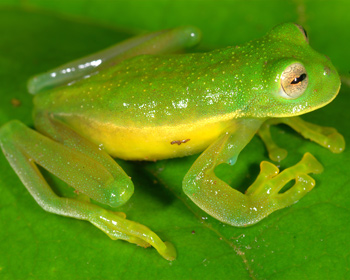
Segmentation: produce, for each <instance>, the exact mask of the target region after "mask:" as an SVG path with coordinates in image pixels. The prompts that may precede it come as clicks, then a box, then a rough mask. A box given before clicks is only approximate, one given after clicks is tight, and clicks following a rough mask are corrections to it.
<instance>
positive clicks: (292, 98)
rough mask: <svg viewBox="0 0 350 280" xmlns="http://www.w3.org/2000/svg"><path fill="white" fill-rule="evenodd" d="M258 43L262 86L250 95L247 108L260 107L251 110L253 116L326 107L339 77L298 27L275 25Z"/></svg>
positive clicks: (335, 89) (283, 114) (333, 93)
mask: <svg viewBox="0 0 350 280" xmlns="http://www.w3.org/2000/svg"><path fill="white" fill-rule="evenodd" d="M258 44H259V46H260V48H261V46H264V47H263V49H264V54H263V55H264V57H263V61H264V62H263V65H262V66H261V68H260V69H261V73H260V74H261V75H259V76H260V83H261V84H262V85H263V89H262V91H260V92H259V93H258V92H257V93H255V94H252V96H250V97H251V99H250V101H251V102H250V108H252V107H251V106H254V108H259V109H258V110H257V109H250V110H249V111H250V113H252V115H254V116H256V117H289V116H296V115H301V114H304V113H307V112H310V111H313V110H315V109H318V108H320V107H322V106H325V105H326V104H328V103H329V102H331V101H332V100H333V99H334V98H335V97H336V95H337V94H338V92H339V89H340V78H339V75H338V73H337V71H336V69H335V67H334V66H333V65H332V63H331V61H330V60H329V58H328V57H327V56H325V55H322V54H320V53H318V52H316V51H315V50H313V49H312V48H311V47H310V45H309V41H308V37H307V34H306V32H305V30H304V29H303V28H302V27H301V26H299V25H296V24H293V23H287V24H281V25H278V26H276V27H275V28H274V29H272V30H271V31H270V32H269V33H268V34H267V35H266V36H264V37H263V38H261V39H260V40H259V41H258ZM260 57H261V56H260ZM260 60H261V58H260ZM257 100H259V101H258V102H259V104H258V103H257V102H256V101H257ZM254 103H257V104H254Z"/></svg>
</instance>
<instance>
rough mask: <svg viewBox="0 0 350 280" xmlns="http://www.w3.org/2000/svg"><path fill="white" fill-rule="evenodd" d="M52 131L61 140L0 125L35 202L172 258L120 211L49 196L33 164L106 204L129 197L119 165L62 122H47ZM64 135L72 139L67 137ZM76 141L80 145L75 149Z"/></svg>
mask: <svg viewBox="0 0 350 280" xmlns="http://www.w3.org/2000/svg"><path fill="white" fill-rule="evenodd" d="M53 123H54V122H53ZM54 130H56V132H57V131H60V130H61V131H60V132H62V133H63V135H62V136H61V139H60V140H61V141H62V142H61V143H59V142H55V141H53V140H52V139H50V138H48V137H46V136H43V135H41V134H39V133H38V132H36V131H34V130H32V129H29V128H28V127H26V126H25V125H24V124H22V123H21V122H19V121H11V122H9V123H7V124H5V125H4V126H2V127H1V128H0V145H1V148H2V150H3V152H4V154H5V156H6V158H7V159H8V161H9V163H10V164H11V166H12V167H13V169H14V170H15V171H16V173H17V175H18V176H19V178H20V179H21V181H22V182H23V184H24V185H25V186H26V188H27V189H28V191H29V192H30V193H31V195H32V196H33V198H34V199H35V200H36V201H37V203H38V204H39V205H40V206H41V207H42V208H43V209H44V210H46V211H48V212H51V213H55V214H58V215H63V216H68V217H73V218H76V219H82V220H87V221H89V222H91V223H92V224H94V225H95V226H96V227H98V228H100V229H101V230H102V231H104V232H105V233H106V234H107V235H108V236H110V237H111V238H112V239H123V240H126V241H128V242H131V243H135V244H137V245H139V246H142V247H148V246H153V247H154V248H156V250H157V251H158V252H159V253H160V254H161V255H162V256H163V257H164V258H165V259H167V260H173V259H174V258H175V256H176V252H175V249H174V248H173V246H172V244H170V243H168V242H163V241H162V240H161V239H160V238H159V237H158V236H157V235H156V234H155V233H154V232H152V231H151V230H150V229H149V228H147V227H145V226H144V225H141V224H139V223H136V222H133V221H130V220H127V219H125V215H124V214H123V213H118V212H113V211H110V210H106V209H104V208H102V207H100V206H97V205H95V204H92V203H90V202H88V201H86V200H85V201H84V200H78V199H73V198H65V197H60V196H58V195H56V194H55V192H54V191H53V190H52V189H51V188H50V186H49V185H48V184H47V182H46V180H45V179H44V177H43V176H42V174H41V173H40V170H39V169H38V167H37V164H38V165H40V166H42V167H43V168H45V169H47V170H48V171H49V172H51V173H52V174H54V175H56V176H57V177H59V178H60V179H62V180H63V181H65V182H66V183H68V184H69V185H70V186H72V187H73V188H75V189H76V190H78V191H79V192H82V193H83V194H86V195H87V196H89V197H91V198H93V199H94V200H97V201H99V202H102V203H104V204H108V205H110V206H112V207H115V206H117V205H121V204H123V203H124V202H126V201H127V200H128V199H129V197H130V196H131V195H132V193H133V185H132V182H131V180H130V178H129V177H128V176H127V175H126V174H125V172H124V171H123V170H122V169H121V167H120V166H119V165H118V164H117V163H116V162H115V161H113V160H112V159H111V158H110V157H109V156H108V155H107V154H106V153H104V152H102V151H99V149H98V147H94V146H93V144H87V142H88V141H86V140H85V139H82V138H81V137H79V135H74V132H71V131H69V130H67V129H65V128H64V125H61V126H60V125H58V124H57V123H56V124H53V125H52V129H51V131H49V133H50V132H51V133H53V131H54ZM58 137H59V136H57V137H56V138H58ZM70 137H71V138H72V139H70V140H68V138H70ZM77 142H80V144H81V145H83V146H85V147H84V148H81V149H80V150H79V149H75V148H74V147H75V146H77V144H78V143H77ZM62 143H64V144H62ZM85 144H87V145H85ZM88 153H91V155H88Z"/></svg>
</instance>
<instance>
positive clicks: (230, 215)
mask: <svg viewBox="0 0 350 280" xmlns="http://www.w3.org/2000/svg"><path fill="white" fill-rule="evenodd" d="M260 124H261V123H259V122H257V121H255V120H244V121H241V122H240V124H239V125H238V131H235V133H232V132H227V133H226V134H224V135H223V136H222V137H221V138H220V139H219V140H218V141H216V142H215V143H213V144H212V145H211V146H210V147H209V148H208V149H207V150H206V151H204V152H203V154H202V155H201V156H200V157H199V158H198V159H197V160H196V161H195V163H194V164H193V166H192V167H191V169H190V170H189V172H188V173H187V174H186V176H185V178H184V181H183V188H184V192H185V193H186V194H187V195H188V196H189V197H190V198H191V199H192V200H193V202H194V203H196V204H197V205H198V206H199V207H200V208H202V209H203V210H204V211H206V212H207V213H208V214H210V215H212V216H213V217H215V218H217V219H218V220H220V221H222V222H224V223H227V224H230V225H233V226H246V225H251V224H254V223H257V222H258V221H260V220H261V219H263V218H264V217H266V216H267V215H269V214H271V213H272V212H274V211H276V210H278V209H281V208H284V207H286V206H289V205H291V204H293V203H295V202H296V201H298V200H299V199H300V198H301V197H303V196H304V195H305V194H306V193H307V192H308V191H309V190H311V189H312V188H313V187H314V185H315V182H314V180H313V179H312V178H311V177H310V176H309V175H307V174H308V173H318V172H321V171H322V166H321V165H320V164H319V163H318V161H317V160H316V159H315V158H314V157H313V156H312V155H310V154H306V155H305V156H304V158H303V159H302V160H301V161H300V162H299V163H298V164H296V165H295V166H293V167H290V168H288V169H286V170H284V171H283V172H281V173H279V170H278V168H277V167H276V166H275V165H273V164H271V163H268V162H262V164H261V171H260V174H259V176H258V177H257V179H256V181H255V182H254V183H253V184H252V185H251V186H250V187H249V188H248V189H247V191H246V194H243V193H241V192H239V191H237V190H235V189H232V188H231V187H230V186H229V185H227V184H226V183H225V182H223V181H221V180H220V179H219V178H217V177H216V176H215V174H214V169H215V167H216V166H217V165H219V164H221V163H224V162H225V163H230V164H234V163H235V161H236V159H237V156H238V154H239V153H240V151H241V150H242V149H243V148H244V146H245V145H246V144H247V143H248V142H249V141H250V139H251V138H252V137H253V136H254V134H255V133H256V131H257V130H258V129H259V126H260ZM293 179H295V181H296V183H295V185H294V186H293V187H292V188H291V189H290V190H288V191H287V192H285V193H282V194H279V191H280V190H281V189H282V188H283V186H284V185H285V184H287V183H288V182H289V181H291V180H293Z"/></svg>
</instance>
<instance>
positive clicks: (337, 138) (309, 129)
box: [258, 117, 345, 161]
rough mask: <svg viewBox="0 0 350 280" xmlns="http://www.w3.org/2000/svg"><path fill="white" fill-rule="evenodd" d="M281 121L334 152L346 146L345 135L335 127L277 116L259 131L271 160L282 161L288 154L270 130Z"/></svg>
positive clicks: (296, 118)
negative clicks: (276, 141) (273, 137)
mask: <svg viewBox="0 0 350 280" xmlns="http://www.w3.org/2000/svg"><path fill="white" fill-rule="evenodd" d="M281 123H282V124H286V125H288V126H290V127H291V128H293V129H294V130H295V131H297V132H298V133H300V134H301V135H302V136H304V137H305V138H306V139H310V140H311V141H314V142H316V143H317V144H319V145H321V146H323V147H325V148H327V149H329V150H330V151H331V152H333V153H341V152H342V151H343V150H344V148H345V140H344V137H343V136H342V135H341V134H339V133H338V131H337V130H336V129H335V128H332V127H324V126H319V125H316V124H313V123H309V122H306V121H304V120H303V119H301V118H300V117H292V118H276V119H270V120H267V121H266V122H264V124H263V125H262V126H261V128H260V129H259V131H258V135H259V136H260V138H261V139H262V140H263V142H264V143H265V145H266V148H267V150H268V153H269V157H270V159H271V160H274V161H281V160H283V159H284V158H285V157H286V156H287V151H286V150H284V149H282V148H280V147H278V146H277V145H276V143H275V142H274V141H273V140H272V137H271V132H270V127H271V125H278V124H281Z"/></svg>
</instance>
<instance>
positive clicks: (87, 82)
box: [0, 23, 345, 260]
mask: <svg viewBox="0 0 350 280" xmlns="http://www.w3.org/2000/svg"><path fill="white" fill-rule="evenodd" d="M199 38H200V34H199V31H198V30H197V29H196V28H194V27H180V28H175V29H171V30H165V31H159V32H155V33H151V34H146V35H143V36H139V37H136V38H133V39H130V40H128V41H126V42H124V43H121V44H117V45H116V46H114V47H111V48H110V49H107V50H104V51H101V52H99V53H97V54H93V55H91V56H89V57H86V58H82V59H80V60H77V61H74V62H71V63H68V64H66V65H63V66H61V67H58V68H55V69H53V70H52V71H51V72H48V73H44V74H40V75H38V76H37V77H35V78H33V79H32V80H31V81H30V82H29V90H30V92H31V93H35V94H36V95H35V97H34V106H35V107H34V114H33V115H34V122H35V128H36V130H37V131H39V132H40V133H38V132H36V131H33V130H31V129H29V128H28V127H26V126H25V125H24V124H22V123H20V122H18V121H12V122H9V123H7V124H5V125H4V126H3V127H1V128H0V145H1V147H2V150H3V151H4V154H5V155H6V157H7V159H8V161H9V163H10V164H11V166H12V167H13V169H14V170H15V171H16V173H17V174H18V176H19V177H20V179H21V180H22V182H23V184H24V185H25V186H26V188H27V189H28V191H29V192H30V193H31V194H32V196H33V197H34V199H35V200H36V201H37V202H38V204H40V205H41V206H42V208H43V209H45V210H46V211H49V212H52V213H55V214H59V215H64V216H68V217H74V218H77V219H83V220H87V221H89V222H91V223H92V224H93V225H95V226H96V227H98V228H100V229H101V230H102V231H104V232H105V233H106V234H107V235H108V236H110V237H111V238H112V239H123V240H126V241H128V242H130V243H135V244H137V245H139V246H142V247H148V246H153V247H154V248H156V249H157V251H158V252H159V254H160V255H161V256H163V257H164V258H165V259H167V260H173V259H175V258H176V251H175V248H174V246H173V245H172V244H171V243H169V242H163V241H162V240H161V239H160V238H159V237H158V236H157V235H156V234H155V233H154V232H152V231H151V230H150V229H149V228H147V227H145V226H143V225H141V224H139V223H136V222H133V221H130V220H127V219H126V216H125V214H124V213H120V212H113V211H109V210H106V209H104V208H101V207H100V206H97V205H95V204H93V203H90V202H88V201H86V200H82V199H72V198H62V197H58V196H57V195H56V194H55V193H54V192H53V191H52V190H51V188H50V186H49V185H48V184H47V182H46V181H45V179H44V178H43V176H42V175H41V174H40V171H39V170H38V169H37V167H36V164H38V165H40V166H42V167H44V168H45V169H47V170H48V171H50V172H52V173H53V174H55V175H56V176H57V177H59V178H61V179H62V180H63V181H65V182H67V183H68V184H69V185H70V186H72V187H73V188H74V189H76V190H77V191H78V192H79V193H83V194H84V195H86V196H88V197H89V198H91V199H93V200H95V201H98V202H100V203H102V204H105V205H109V206H111V207H113V208H116V207H118V206H120V205H122V204H124V203H126V202H127V201H128V199H129V198H130V196H131V195H132V194H133V191H134V188H133V183H132V181H131V179H130V177H129V176H128V175H127V174H126V173H125V172H124V171H123V169H122V168H121V167H120V166H119V165H118V164H117V163H116V162H115V161H114V160H113V159H112V158H111V157H110V156H113V157H119V158H123V159H132V160H157V159H164V158H172V157H180V156H186V155H190V154H194V153H197V152H200V151H204V152H203V153H202V154H201V155H200V156H199V158H198V159H197V160H196V161H195V163H194V164H193V166H192V167H191V169H190V170H189V171H188V173H187V174H186V176H185V178H184V179H183V190H184V192H185V193H186V194H187V195H188V196H189V197H190V198H191V199H192V200H193V201H194V202H195V203H196V204H197V205H198V206H199V207H200V208H202V209H203V210H204V211H206V212H207V213H209V214H210V215H212V216H213V217H215V218H217V219H218V220H220V221H222V222H224V223H227V224H230V225H232V226H247V225H252V224H255V223H257V222H258V221H260V220H261V219H263V218H264V217H266V216H267V215H269V214H270V213H272V212H273V211H276V210H278V209H281V208H284V207H286V206H289V205H291V204H293V203H295V202H296V201H298V200H299V199H300V198H302V197H303V196H304V195H305V194H306V193H307V192H308V191H310V190H311V189H312V188H313V187H314V186H315V181H314V180H313V179H312V178H311V177H310V176H309V175H308V174H310V173H319V172H321V171H322V169H323V168H322V165H321V164H320V163H319V162H318V161H317V160H316V159H315V158H314V157H313V156H312V155H311V154H309V153H307V154H305V155H304V157H303V159H302V160H301V161H300V162H299V163H298V164H296V165H295V166H293V167H290V168H288V169H286V170H284V171H282V172H281V173H279V170H278V168H277V167H276V166H275V165H273V164H271V163H268V162H262V163H261V172H260V174H259V176H258V178H257V179H256V181H255V182H254V183H253V184H252V186H250V187H249V188H248V189H247V191H246V194H243V193H240V192H238V191H237V190H235V189H233V188H231V187H230V186H228V185H227V184H226V183H225V182H223V181H221V180H220V179H219V178H217V177H216V175H215V174H214V169H215V167H216V166H217V165H219V164H221V163H228V164H235V162H236V161H237V158H238V155H239V153H240V152H241V150H242V149H243V148H244V147H245V146H246V145H247V143H249V141H250V140H251V138H252V137H253V136H254V135H255V134H256V133H259V135H260V136H261V138H262V140H263V141H264V143H265V144H266V146H267V148H268V151H269V154H270V158H272V159H273V160H282V159H283V158H284V157H285V156H286V155H287V152H286V151H285V150H283V149H281V148H279V147H277V146H276V144H275V143H273V141H272V139H271V135H270V132H269V127H270V126H271V125H274V124H276V123H285V124H287V125H289V126H291V127H292V128H293V129H295V130H296V131H298V132H300V133H301V134H302V135H303V136H305V137H306V138H308V139H311V140H313V141H315V142H316V143H319V144H320V145H322V146H324V147H326V148H328V149H330V150H331V151H332V152H341V151H342V150H343V149H344V147H345V142H344V139H343V137H342V136H341V135H340V134H339V133H338V132H337V131H336V130H335V129H331V128H324V127H320V126H317V125H313V124H309V123H307V122H304V121H303V120H301V119H300V118H299V117H296V116H298V115H301V114H304V113H307V112H309V111H312V110H315V109H317V108H319V107H322V106H324V105H326V104H327V103H329V102H331V101H332V100H333V99H334V98H335V96H336V95H337V93H338V91H339V88H340V79H339V76H338V74H337V72H336V70H335V68H334V67H333V65H332V64H331V62H330V60H329V59H327V58H326V57H325V56H323V55H321V54H319V53H317V52H316V51H314V50H313V49H312V48H311V47H310V46H309V44H308V41H307V38H306V35H305V33H304V32H303V31H302V29H301V28H300V27H299V26H297V25H295V24H291V23H288V24H282V25H279V26H277V27H275V28H274V29H273V30H271V31H270V32H269V33H268V34H267V35H265V36H264V37H262V38H260V39H257V40H254V41H251V42H248V43H246V44H244V45H242V46H237V47H228V48H225V49H221V50H215V51H212V52H208V53H196V54H162V55H159V54H158V53H168V52H172V51H177V50H179V49H181V48H186V47H190V46H193V45H195V44H196V43H198V41H199ZM155 53H157V54H155ZM295 63H297V64H298V65H301V66H300V67H301V68H302V70H303V71H304V70H305V73H302V75H300V74H297V75H296V74H295V79H293V80H291V81H290V83H289V81H287V85H288V86H289V87H293V85H294V84H298V83H300V82H303V83H304V84H303V85H306V86H305V87H304V88H303V90H302V91H300V90H299V89H298V88H297V89H298V90H297V91H296V92H297V96H292V97H288V96H287V95H286V93H284V92H282V91H281V90H282V87H281V82H282V80H284V79H285V76H284V75H283V74H284V72H288V75H289V74H292V75H294V72H293V71H294V70H293V69H295V67H294V68H293V67H292V68H289V67H290V65H294V64H295ZM81 66H82V67H81ZM300 67H299V68H300ZM85 68H86V69H85ZM79 69H81V70H79ZM286 69H287V70H286ZM290 69H291V70H290ZM86 75H89V78H88V79H85V78H86ZM90 75H92V76H91V77H90ZM305 77H307V79H308V83H307V84H305V80H304V81H302V80H303V79H304V78H305ZM68 83H69V84H70V86H65V85H66V84H68ZM288 83H289V84H288ZM58 86H61V87H58ZM48 88H53V89H49V90H47V89H48ZM41 90H44V91H43V92H40V91H41ZM45 90H46V91H45ZM43 151H45V152H43ZM293 179H295V182H296V183H295V185H294V186H293V187H292V188H290V189H289V190H288V191H287V192H285V193H282V194H281V193H279V191H280V190H281V189H282V187H283V186H284V185H285V184H286V183H287V182H289V181H290V180H293Z"/></svg>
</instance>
